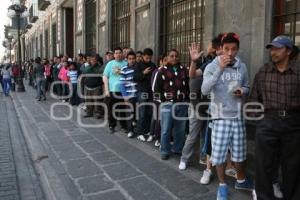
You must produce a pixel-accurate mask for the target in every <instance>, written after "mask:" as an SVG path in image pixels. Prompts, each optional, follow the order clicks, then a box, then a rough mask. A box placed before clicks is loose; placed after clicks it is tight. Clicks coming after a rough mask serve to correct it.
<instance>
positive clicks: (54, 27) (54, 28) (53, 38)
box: [52, 24, 58, 56]
mask: <svg viewBox="0 0 300 200" xmlns="http://www.w3.org/2000/svg"><path fill="white" fill-rule="evenodd" d="M56 42H57V41H56V24H52V55H53V56H58V55H57V52H56Z"/></svg>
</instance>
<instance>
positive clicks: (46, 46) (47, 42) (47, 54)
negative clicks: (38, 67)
mask: <svg viewBox="0 0 300 200" xmlns="http://www.w3.org/2000/svg"><path fill="white" fill-rule="evenodd" d="M48 47H49V31H48V30H45V58H49V52H48Z"/></svg>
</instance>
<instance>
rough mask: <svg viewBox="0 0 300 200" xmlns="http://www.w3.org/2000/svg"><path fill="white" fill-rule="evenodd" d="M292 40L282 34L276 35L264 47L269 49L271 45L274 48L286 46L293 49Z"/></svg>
mask: <svg viewBox="0 0 300 200" xmlns="http://www.w3.org/2000/svg"><path fill="white" fill-rule="evenodd" d="M293 46H294V44H293V42H292V40H291V39H290V38H289V37H287V36H284V35H280V36H277V37H276V38H275V39H274V40H273V41H272V42H271V43H269V44H267V46H266V48H267V49H269V48H271V47H276V48H284V47H287V48H289V49H293Z"/></svg>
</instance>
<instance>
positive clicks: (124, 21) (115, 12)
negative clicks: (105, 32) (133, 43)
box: [112, 0, 130, 49]
mask: <svg viewBox="0 0 300 200" xmlns="http://www.w3.org/2000/svg"><path fill="white" fill-rule="evenodd" d="M129 46H130V0H113V1H112V49H114V48H116V47H129Z"/></svg>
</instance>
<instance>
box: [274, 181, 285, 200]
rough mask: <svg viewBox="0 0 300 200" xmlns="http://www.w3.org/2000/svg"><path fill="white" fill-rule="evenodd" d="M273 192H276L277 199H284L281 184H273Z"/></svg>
mask: <svg viewBox="0 0 300 200" xmlns="http://www.w3.org/2000/svg"><path fill="white" fill-rule="evenodd" d="M273 192H274V196H275V197H276V198H277V199H282V198H283V194H282V192H281V189H280V185H279V183H274V184H273Z"/></svg>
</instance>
